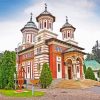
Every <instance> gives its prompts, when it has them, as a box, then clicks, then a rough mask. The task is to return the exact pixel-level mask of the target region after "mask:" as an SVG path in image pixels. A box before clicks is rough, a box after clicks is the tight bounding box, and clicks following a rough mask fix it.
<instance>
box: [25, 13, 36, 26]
mask: <svg viewBox="0 0 100 100" xmlns="http://www.w3.org/2000/svg"><path fill="white" fill-rule="evenodd" d="M24 27H25V28H26V27H27V28H30V27H32V28H37V26H36V24H35V23H34V22H33V21H32V13H31V18H30V21H29V22H27V24H26V25H25V26H24Z"/></svg>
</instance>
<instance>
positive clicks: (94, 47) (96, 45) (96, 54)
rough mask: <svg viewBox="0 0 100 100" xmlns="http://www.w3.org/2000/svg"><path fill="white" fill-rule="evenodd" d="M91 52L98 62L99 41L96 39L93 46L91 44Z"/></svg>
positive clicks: (99, 60) (99, 53) (99, 54)
mask: <svg viewBox="0 0 100 100" xmlns="http://www.w3.org/2000/svg"><path fill="white" fill-rule="evenodd" d="M92 53H93V56H94V59H95V60H96V61H97V62H99V63H100V43H99V42H98V40H97V41H96V44H95V46H93V48H92Z"/></svg>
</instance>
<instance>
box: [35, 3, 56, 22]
mask: <svg viewBox="0 0 100 100" xmlns="http://www.w3.org/2000/svg"><path fill="white" fill-rule="evenodd" d="M41 16H51V17H52V18H53V21H54V22H55V16H53V15H52V14H51V13H50V12H48V11H47V5H46V4H45V10H44V11H43V12H42V13H41V14H40V15H39V16H37V17H36V20H37V22H38V19H39V17H41Z"/></svg>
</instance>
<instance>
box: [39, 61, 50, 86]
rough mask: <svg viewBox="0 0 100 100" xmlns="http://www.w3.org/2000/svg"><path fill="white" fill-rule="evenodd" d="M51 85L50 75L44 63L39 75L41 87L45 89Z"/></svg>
mask: <svg viewBox="0 0 100 100" xmlns="http://www.w3.org/2000/svg"><path fill="white" fill-rule="evenodd" d="M51 83H52V75H51V71H50V68H49V66H48V64H47V63H44V64H43V67H42V71H41V75H40V84H41V87H42V88H47V87H48V86H49V85H50V84H51Z"/></svg>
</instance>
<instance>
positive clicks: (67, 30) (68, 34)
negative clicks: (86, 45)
mask: <svg viewBox="0 0 100 100" xmlns="http://www.w3.org/2000/svg"><path fill="white" fill-rule="evenodd" d="M75 29H76V28H75V27H73V26H72V25H71V24H69V22H68V17H67V16H66V23H65V24H64V25H63V26H62V28H60V32H61V33H62V40H64V41H65V42H67V43H71V44H74V45H77V44H78V43H77V42H76V41H74V32H75Z"/></svg>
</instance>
